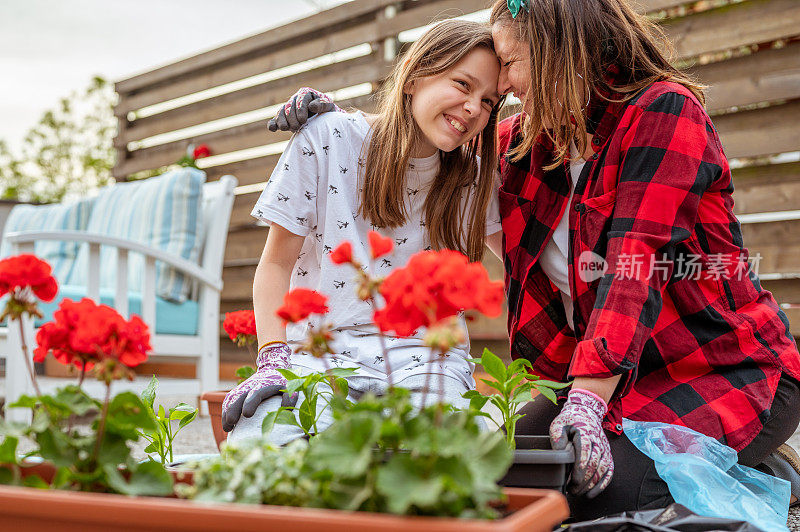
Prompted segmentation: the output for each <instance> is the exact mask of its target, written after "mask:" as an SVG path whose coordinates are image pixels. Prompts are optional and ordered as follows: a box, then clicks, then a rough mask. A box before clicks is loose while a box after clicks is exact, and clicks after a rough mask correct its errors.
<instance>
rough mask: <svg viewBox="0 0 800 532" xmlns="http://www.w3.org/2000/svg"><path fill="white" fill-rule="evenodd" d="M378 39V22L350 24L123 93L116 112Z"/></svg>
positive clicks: (122, 113) (164, 100)
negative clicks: (133, 92)
mask: <svg viewBox="0 0 800 532" xmlns="http://www.w3.org/2000/svg"><path fill="white" fill-rule="evenodd" d="M377 39H378V34H377V28H376V26H375V24H374V23H368V24H361V25H357V26H353V27H348V28H345V29H343V30H342V31H340V32H337V33H335V34H331V35H323V36H320V37H318V38H315V39H313V40H308V41H304V42H300V43H299V44H297V45H295V46H291V47H289V48H286V49H283V50H280V51H277V52H274V53H270V54H265V55H258V56H255V57H251V58H248V60H247V61H244V62H229V63H224V64H221V65H220V66H219V67H218V68H215V69H213V70H209V71H204V72H198V73H196V74H194V75H192V76H191V77H186V78H183V79H179V80H176V81H175V82H173V83H171V84H169V85H163V86H159V87H157V88H154V89H152V90H148V91H146V92H141V93H138V94H134V95H131V96H129V97H127V96H124V95H123V94H122V93H121V94H120V102H119V104H118V105H117V106H116V107H115V113H116V114H117V115H123V116H124V115H125V114H127V113H128V112H129V111H135V110H136V109H140V108H142V107H146V106H148V105H153V104H156V103H161V102H166V101H169V100H172V99H175V98H179V97H181V96H186V95H188V94H193V93H195V92H199V91H202V90H206V89H210V88H212V87H217V86H219V85H224V84H226V83H231V82H233V81H238V80H240V79H245V78H248V77H250V76H255V75H258V74H263V73H264V72H270V71H272V70H276V69H278V68H283V67H286V66H289V65H294V64H296V63H299V62H301V61H306V60H308V59H314V58H316V57H321V56H323V55H326V54H329V53H331V52H336V51H339V50H344V49H346V48H350V47H352V46H356V45H359V44H363V43H365V42H373V41H376V40H377Z"/></svg>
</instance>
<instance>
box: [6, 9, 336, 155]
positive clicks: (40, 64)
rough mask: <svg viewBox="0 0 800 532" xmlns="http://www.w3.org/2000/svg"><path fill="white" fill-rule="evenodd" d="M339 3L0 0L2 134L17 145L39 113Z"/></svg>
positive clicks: (11, 144)
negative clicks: (96, 84)
mask: <svg viewBox="0 0 800 532" xmlns="http://www.w3.org/2000/svg"><path fill="white" fill-rule="evenodd" d="M339 3H342V0H227V1H220V0H136V1H135V2H133V1H130V0H0V117H2V118H0V139H2V140H5V141H6V142H8V144H9V145H10V146H11V147H12V149H15V148H17V147H18V146H19V145H20V143H21V142H22V138H23V137H24V135H25V133H27V131H28V130H29V129H30V128H31V127H33V126H34V125H35V124H36V122H37V121H38V120H39V117H40V116H41V115H42V113H43V112H44V111H45V110H47V109H50V108H53V107H55V106H56V105H57V103H58V100H59V99H60V98H62V97H65V96H68V95H69V94H70V93H72V92H74V91H80V90H82V89H84V88H85V87H86V86H88V84H89V81H90V79H91V78H92V76H94V75H95V74H97V75H101V76H103V77H105V78H106V79H109V80H111V81H118V80H121V79H125V78H128V77H131V76H133V75H135V74H139V73H141V72H146V71H148V70H152V69H154V68H157V67H159V66H162V65H165V64H169V63H172V62H174V61H177V60H179V59H183V58H185V57H189V56H192V55H195V54H197V53H200V52H203V51H206V50H209V49H213V48H216V47H218V46H220V45H223V44H227V43H229V42H233V41H237V40H239V39H242V38H244V37H247V36H249V35H253V34H256V33H260V32H262V31H264V30H266V29H268V28H271V27H275V26H280V25H283V24H285V23H287V22H289V21H291V20H295V19H299V18H303V17H306V16H308V15H310V14H312V13H314V12H316V11H318V6H325V7H330V6H333V5H336V4H339Z"/></svg>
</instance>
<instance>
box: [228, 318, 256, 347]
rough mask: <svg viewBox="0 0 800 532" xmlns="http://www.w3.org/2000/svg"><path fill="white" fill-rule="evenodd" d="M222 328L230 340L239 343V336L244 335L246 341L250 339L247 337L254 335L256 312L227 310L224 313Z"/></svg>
mask: <svg viewBox="0 0 800 532" xmlns="http://www.w3.org/2000/svg"><path fill="white" fill-rule="evenodd" d="M222 328H223V329H225V332H226V333H228V337H229V338H230V339H231V341H233V342H239V343H241V340H242V338H240V336H244V337H245V338H244V340H245V341H248V340H249V339H250V338H248V337H255V336H256V314H255V312H253V311H252V310H237V311H236V312H228V313H226V314H225V321H223V322H222Z"/></svg>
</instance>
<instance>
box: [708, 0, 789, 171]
mask: <svg viewBox="0 0 800 532" xmlns="http://www.w3.org/2000/svg"><path fill="white" fill-rule="evenodd" d="M798 5H800V2H798ZM799 123H800V101H796V102H791V103H787V104H784V105H775V106H772V107H768V108H766V109H756V110H753V111H745V112H741V113H735V114H729V115H723V116H718V117H716V118H714V125H715V126H716V127H717V130H718V131H719V134H720V138H721V139H722V145H723V147H724V149H725V154H726V155H727V156H728V157H730V158H733V157H757V156H761V155H770V154H774V153H783V152H789V151H795V150H800V136H799V135H798V134H797V124H799Z"/></svg>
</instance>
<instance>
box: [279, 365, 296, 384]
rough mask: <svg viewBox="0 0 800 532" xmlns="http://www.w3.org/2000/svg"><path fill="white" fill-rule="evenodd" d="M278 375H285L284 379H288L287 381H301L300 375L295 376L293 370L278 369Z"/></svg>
mask: <svg viewBox="0 0 800 532" xmlns="http://www.w3.org/2000/svg"><path fill="white" fill-rule="evenodd" d="M278 373H280V374H281V375H283V378H284V379H286V380H287V381H291V380H294V379H299V378H300V376H299V375H295V374H294V373H293V372H292V370H290V369H282V368H278Z"/></svg>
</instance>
